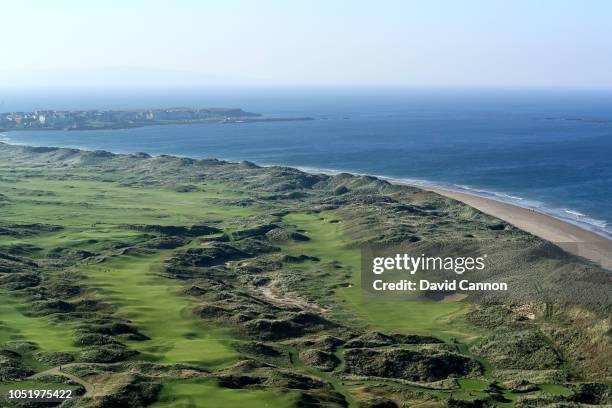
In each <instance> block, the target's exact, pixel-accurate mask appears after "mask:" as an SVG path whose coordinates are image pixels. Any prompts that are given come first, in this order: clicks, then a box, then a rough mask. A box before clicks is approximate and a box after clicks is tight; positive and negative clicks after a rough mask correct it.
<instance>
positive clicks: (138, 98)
mask: <svg viewBox="0 0 612 408" xmlns="http://www.w3.org/2000/svg"><path fill="white" fill-rule="evenodd" d="M172 106H190V107H211V106H215V107H240V108H243V109H245V110H249V111H253V112H258V113H262V114H264V115H266V116H276V117H278V116H285V117H287V116H311V117H313V118H315V120H314V121H304V122H275V123H240V124H201V125H176V126H175V125H172V126H154V127H145V128H136V129H125V130H100V131H20V132H5V133H3V134H0V141H5V142H8V143H20V144H28V145H45V146H69V147H78V148H84V149H104V150H109V151H113V152H140V151H142V152H147V153H150V154H154V155H155V154H174V155H180V156H190V157H217V158H221V159H226V160H233V161H238V160H251V161H253V162H256V163H258V164H262V165H270V164H281V165H290V166H298V167H301V168H306V169H311V170H325V171H350V172H357V173H367V174H373V175H380V176H386V177H390V178H394V179H402V180H407V181H411V182H414V183H417V184H424V185H437V186H441V187H446V188H450V189H455V190H459V191H464V192H470V193H472V194H477V195H482V196H486V197H490V198H494V199H497V200H500V201H505V202H510V203H513V204H517V205H521V206H523V207H529V208H533V209H535V210H537V211H541V212H545V213H548V214H551V215H553V216H555V217H558V218H561V219H564V220H566V221H570V222H573V223H575V224H577V225H580V226H582V227H585V228H589V229H591V230H593V231H596V232H598V233H600V234H602V235H605V236H608V237H612V91H608V92H606V91H569V90H568V91H562V90H521V91H517V90H513V91H510V90H439V89H438V90H432V89H430V90H427V89H396V90H391V89H384V90H380V89H379V90H375V89H357V90H355V89H304V88H301V89H298V88H296V89H288V88H285V89H263V88H259V89H256V88H249V89H240V88H208V89H176V90H142V89H141V90H138V89H134V90H87V91H84V90H71V91H65V90H64V91H62V90H48V91H45V92H41V91H22V92H16V91H5V92H1V93H0V111H16V110H34V109H110V108H115V109H121V108H147V107H150V108H156V107H172Z"/></svg>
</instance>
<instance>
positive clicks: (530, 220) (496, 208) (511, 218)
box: [0, 141, 612, 270]
mask: <svg viewBox="0 0 612 408" xmlns="http://www.w3.org/2000/svg"><path fill="white" fill-rule="evenodd" d="M0 143H5V144H8V145H17V146H29V145H27V144H20V143H7V142H6V141H0ZM77 149H79V150H89V149H83V148H77ZM114 154H129V153H124V152H121V153H114ZM177 157H179V156H177ZM221 160H224V159H221ZM228 161H233V160H228ZM261 166H262V167H272V166H283V167H293V168H295V169H298V170H300V171H304V172H306V173H319V174H327V175H337V174H339V173H350V174H354V175H367V174H364V173H359V172H353V171H337V170H331V169H320V168H311V167H304V166H291V165H284V164H280V165H279V164H274V165H261ZM370 176H372V177H377V178H379V179H381V180H385V181H388V182H390V183H392V184H397V185H405V186H410V187H415V188H419V189H421V190H424V191H430V192H433V193H435V194H439V195H441V196H443V197H447V198H451V199H453V200H456V201H459V202H462V203H464V204H465V205H468V206H470V207H473V208H475V209H477V210H479V211H481V212H483V213H485V214H488V215H490V216H493V217H496V218H499V219H500V220H503V221H505V222H507V223H509V224H511V225H513V226H515V227H516V228H518V229H520V230H522V231H525V232H527V233H530V234H532V235H535V236H537V237H539V238H541V239H544V240H546V241H550V242H552V243H555V244H557V245H558V246H560V247H562V248H563V249H564V250H566V251H568V252H570V253H572V254H574V255H578V256H581V257H584V258H587V259H589V260H591V261H593V262H596V263H599V264H600V265H601V266H603V267H605V268H606V269H610V270H612V240H611V239H609V238H607V237H606V236H604V235H602V234H599V233H596V232H594V231H591V230H588V229H586V228H583V227H581V226H579V225H575V224H573V223H571V222H569V221H565V220H562V219H559V218H557V217H554V216H552V215H549V214H546V213H544V212H539V211H536V210H534V209H530V208H525V207H521V206H519V205H515V204H511V203H507V202H504V201H501V200H495V199H493V198H488V197H483V196H480V195H476V194H470V193H465V192H459V191H455V190H451V189H446V188H443V187H439V186H433V185H426V184H420V183H418V182H410V181H406V180H402V179H397V178H391V177H386V176H380V175H370ZM577 244H579V245H577Z"/></svg>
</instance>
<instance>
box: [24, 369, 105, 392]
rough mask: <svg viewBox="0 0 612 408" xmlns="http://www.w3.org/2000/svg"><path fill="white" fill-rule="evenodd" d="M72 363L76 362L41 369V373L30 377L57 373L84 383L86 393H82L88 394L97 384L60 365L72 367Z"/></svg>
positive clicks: (81, 383)
mask: <svg viewBox="0 0 612 408" xmlns="http://www.w3.org/2000/svg"><path fill="white" fill-rule="evenodd" d="M72 365H74V364H66V365H62V366H57V367H53V368H50V369H48V370H45V371H41V372H40V373H36V374H34V375H33V376H31V377H30V378H32V379H35V378H39V377H44V376H46V375H57V376H60V377H65V378H68V379H69V380H71V381H74V382H75V383H77V384H80V385H82V386H83V388H85V394H83V395H82V396H83V397H84V396H86V395H87V394H89V393H90V392H93V390H94V388H95V386H94V385H93V384H92V383H90V382H87V381H85V380H83V379H81V378H79V377H77V376H74V375H72V374H69V373H67V372H64V371H60V367H70V366H72Z"/></svg>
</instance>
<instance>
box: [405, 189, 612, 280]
mask: <svg viewBox="0 0 612 408" xmlns="http://www.w3.org/2000/svg"><path fill="white" fill-rule="evenodd" d="M395 183H396V184H400V185H407V186H411V187H417V188H421V189H423V190H425V191H430V192H433V193H435V194H439V195H441V196H443V197H447V198H451V199H453V200H456V201H459V202H462V203H464V204H465V205H468V206H470V207H472V208H475V209H477V210H478V211H481V212H483V213H485V214H488V215H490V216H492V217H495V218H499V219H500V220H503V221H505V222H507V223H509V224H511V225H513V226H514V227H516V228H518V229H520V230H522V231H525V232H527V233H529V234H532V235H535V236H537V237H539V238H541V239H544V240H546V241H549V242H552V243H553V244H555V245H557V246H559V247H560V248H562V249H563V250H565V251H566V252H569V253H571V254H573V255H576V256H579V257H581V258H585V259H587V260H589V261H591V262H595V263H596V264H599V265H600V266H601V267H603V268H605V269H607V270H610V271H612V240H610V239H607V238H605V237H603V236H601V235H599V234H596V233H595V232H592V231H589V230H587V229H584V228H580V227H579V226H577V225H574V224H572V223H569V222H566V221H563V220H560V219H558V218H555V217H553V216H551V215H548V214H544V213H541V212H538V211H535V210H530V209H528V208H523V207H520V206H518V205H513V204H508V203H504V202H502V201H497V200H494V199H491V198H486V197H481V196H477V195H474V194H468V193H461V192H457V191H452V190H446V189H443V188H438V187H423V186H418V185H414V184H410V183H402V182H398V181H396V182H395Z"/></svg>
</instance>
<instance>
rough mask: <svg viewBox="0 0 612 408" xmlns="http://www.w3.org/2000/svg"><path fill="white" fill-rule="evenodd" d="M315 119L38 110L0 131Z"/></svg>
mask: <svg viewBox="0 0 612 408" xmlns="http://www.w3.org/2000/svg"><path fill="white" fill-rule="evenodd" d="M295 120H312V118H309V117H299V118H268V117H263V116H262V115H260V114H258V113H252V112H246V111H243V110H242V109H235V108H207V109H191V108H167V109H145V110H38V111H32V112H4V113H0V131H9V130H94V129H122V128H131V127H142V126H152V125H168V124H192V123H242V122H276V121H295Z"/></svg>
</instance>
